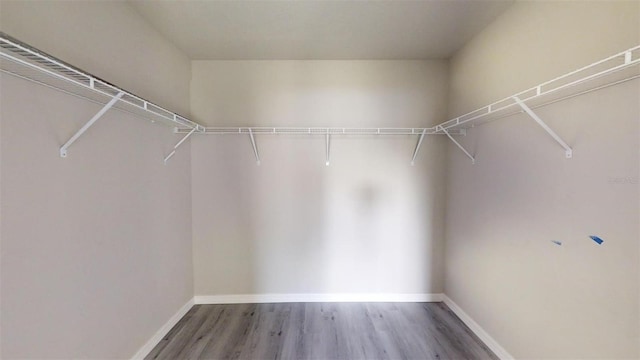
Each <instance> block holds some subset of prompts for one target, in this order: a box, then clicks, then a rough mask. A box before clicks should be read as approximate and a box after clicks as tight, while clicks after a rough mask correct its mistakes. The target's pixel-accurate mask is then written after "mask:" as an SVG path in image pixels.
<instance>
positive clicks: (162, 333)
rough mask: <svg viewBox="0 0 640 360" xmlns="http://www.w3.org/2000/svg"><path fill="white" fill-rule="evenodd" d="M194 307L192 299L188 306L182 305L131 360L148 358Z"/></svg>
mask: <svg viewBox="0 0 640 360" xmlns="http://www.w3.org/2000/svg"><path fill="white" fill-rule="evenodd" d="M193 305H195V303H194V299H193V298H191V299H190V300H189V301H187V303H186V304H184V305H182V307H181V308H180V309H179V310H178V311H177V312H176V313H175V314H173V316H172V317H171V318H170V319H169V321H167V322H166V323H165V324H164V325H162V327H161V328H160V330H158V331H157V332H156V333H155V334H154V335H153V336H152V337H151V339H149V341H147V343H146V344H144V346H142V347H141V348H140V350H138V352H137V353H136V354H135V355H133V357H132V358H131V359H132V360H137V359H144V357H145V356H147V355H148V354H149V353H150V352H151V350H153V348H154V347H156V345H158V343H160V340H162V338H164V337H165V335H167V333H168V332H169V330H171V328H173V327H174V326H175V325H176V324H177V323H178V321H180V319H182V317H183V316H184V315H185V314H186V313H187V312H188V311H189V310H190V309H191V308H192V307H193Z"/></svg>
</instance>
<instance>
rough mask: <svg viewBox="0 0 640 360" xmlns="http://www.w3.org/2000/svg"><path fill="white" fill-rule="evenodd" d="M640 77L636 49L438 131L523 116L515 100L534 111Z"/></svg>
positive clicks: (445, 124) (453, 121)
mask: <svg viewBox="0 0 640 360" xmlns="http://www.w3.org/2000/svg"><path fill="white" fill-rule="evenodd" d="M638 77H640V45H639V46H635V47H632V48H630V49H627V50H625V51H622V52H619V53H617V54H615V55H612V56H609V57H607V58H605V59H602V60H600V61H597V62H594V63H592V64H590V65H587V66H584V67H582V68H579V69H577V70H574V71H571V72H569V73H566V74H564V75H562V76H558V77H556V78H554V79H551V80H549V81H546V82H543V83H542V84H539V85H537V86H534V87H532V88H529V89H527V90H524V91H521V92H519V93H517V94H514V95H511V96H508V97H506V98H504V99H502V100H498V101H496V102H493V103H491V104H489V105H486V106H483V107H481V108H479V109H476V110H474V111H471V112H468V113H466V114H464V115H461V116H458V117H456V118H453V119H451V120H448V121H445V122H443V123H441V124H439V125H437V126H436V127H437V128H439V129H441V128H444V129H451V130H453V129H467V128H470V127H473V126H476V125H481V124H483V123H486V122H488V121H492V120H497V119H501V118H504V117H508V116H511V115H515V114H517V113H522V112H525V110H524V109H522V108H521V106H520V104H519V102H518V100H516V99H519V100H520V101H521V102H523V103H525V104H526V105H527V106H528V107H529V108H530V109H536V108H539V107H543V106H546V105H550V104H553V103H556V102H559V101H563V100H566V99H570V98H573V97H576V96H579V95H583V94H586V93H589V92H592V91H596V90H600V89H603V88H606V87H609V86H613V85H617V84H621V83H624V82H627V81H630V80H634V79H637V78H638Z"/></svg>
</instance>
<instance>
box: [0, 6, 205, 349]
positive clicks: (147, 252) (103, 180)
mask: <svg viewBox="0 0 640 360" xmlns="http://www.w3.org/2000/svg"><path fill="white" fill-rule="evenodd" d="M1 11H2V18H1V20H2V21H1V23H0V25H1V29H2V31H4V32H6V33H8V34H10V35H12V36H15V37H17V38H18V39H21V40H23V41H26V42H28V43H30V44H32V45H34V46H36V47H38V48H41V49H43V50H45V51H48V52H50V53H51V54H52V55H54V56H59V57H61V58H62V59H63V60H66V61H68V62H70V63H72V64H76V65H79V66H80V67H82V68H85V69H86V70H88V71H91V72H94V73H95V74H97V75H98V76H101V77H103V78H104V79H105V80H107V81H110V82H113V83H115V84H117V85H121V86H123V87H125V88H127V89H130V90H132V91H134V92H136V93H138V94H139V95H140V96H143V97H147V98H149V99H150V100H156V101H158V102H160V103H162V104H164V105H166V106H170V107H172V108H176V109H178V110H181V111H183V112H186V110H187V109H188V108H189V102H188V90H189V79H190V77H189V74H190V62H189V61H188V59H187V58H186V57H185V56H184V55H182V54H181V53H179V52H178V51H177V50H175V48H173V47H172V46H170V45H168V44H167V43H166V42H164V40H162V38H160V37H159V36H158V35H156V34H155V32H153V31H152V30H151V29H150V28H149V27H147V26H146V25H144V22H143V21H141V19H139V18H138V16H137V15H135V13H134V12H133V11H132V10H131V9H130V8H129V6H128V5H127V4H125V3H119V2H93V3H91V4H88V3H84V2H73V3H72V4H71V3H60V2H56V3H53V2H39V3H35V2H15V3H10V2H2V4H1ZM0 92H1V95H0V109H1V110H0V119H1V121H0V130H1V131H0V133H1V137H0V141H1V147H0V151H1V152H0V154H1V158H0V160H1V165H0V171H1V174H2V178H1V181H2V182H1V187H0V195H1V196H2V199H1V206H0V210H1V212H2V220H1V225H2V227H1V234H0V235H1V236H2V243H1V244H0V253H1V267H0V268H1V275H2V278H1V289H0V290H1V296H0V300H1V305H0V306H1V309H0V310H1V311H0V312H1V313H2V316H1V320H0V325H1V327H2V340H1V343H2V357H3V358H119V359H122V358H128V357H130V356H132V355H133V354H134V353H135V352H136V351H137V350H138V349H139V348H140V347H141V346H142V345H143V344H144V343H145V342H146V341H147V340H148V339H149V338H150V337H151V336H152V335H153V334H154V333H155V332H156V331H157V330H158V329H159V328H160V327H161V326H162V325H163V324H164V323H165V322H166V321H167V320H168V319H169V318H170V316H172V315H173V314H174V313H175V312H176V311H177V310H178V309H179V308H180V307H181V306H182V305H184V304H185V302H187V300H188V299H190V298H191V297H192V296H193V281H192V277H193V275H192V255H191V223H190V221H191V220H190V219H191V199H190V180H189V179H190V172H191V171H190V151H189V146H185V147H183V148H181V149H180V151H179V152H178V153H177V155H176V156H175V157H173V158H172V159H171V162H170V163H169V165H168V166H164V165H163V162H162V158H163V156H164V155H165V154H166V153H168V151H169V150H170V149H171V147H172V145H173V144H174V143H175V141H177V140H178V138H177V137H176V135H174V134H173V133H172V131H171V129H170V128H167V127H164V126H161V125H157V124H151V123H149V122H147V121H145V120H141V119H139V118H134V117H131V116H130V115H127V114H125V113H122V112H118V111H110V112H108V113H107V114H106V115H105V116H104V117H103V118H102V119H100V120H99V121H98V122H97V123H96V124H95V125H94V126H93V127H92V128H91V129H89V131H88V132H87V133H86V134H85V135H84V136H83V137H82V138H80V139H79V140H78V141H77V142H76V143H75V144H74V145H73V146H72V147H71V148H70V150H69V157H68V158H66V159H61V158H60V157H59V156H58V148H59V146H60V145H61V144H62V143H63V142H64V141H66V139H68V138H69V137H70V136H71V135H72V134H73V132H74V131H75V130H76V129H78V128H79V127H80V126H81V125H82V124H83V123H84V122H86V121H87V120H88V119H89V118H90V117H91V116H92V115H93V114H95V112H96V111H98V109H99V108H100V107H99V106H98V105H96V104H92V103H89V102H87V101H85V100H82V99H78V98H75V97H71V96H69V95H66V94H63V93H60V92H56V91H54V90H51V89H47V88H44V87H41V86H38V85H35V84H32V83H29V82H26V81H24V80H20V79H16V78H14V77H11V76H8V75H2V77H1V78H0Z"/></svg>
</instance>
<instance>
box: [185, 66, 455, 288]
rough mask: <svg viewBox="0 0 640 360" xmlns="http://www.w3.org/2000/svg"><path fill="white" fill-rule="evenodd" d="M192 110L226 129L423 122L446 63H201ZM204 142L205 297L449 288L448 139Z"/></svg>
mask: <svg viewBox="0 0 640 360" xmlns="http://www.w3.org/2000/svg"><path fill="white" fill-rule="evenodd" d="M192 68H193V78H192V84H191V85H192V86H191V94H192V98H191V103H192V112H193V115H194V117H195V118H196V119H198V120H201V121H203V122H206V123H207V124H209V125H218V126H242V125H246V126H260V125H277V126H346V127H358V126H361V127H362V126H371V127H376V126H425V125H429V124H433V123H437V122H439V121H442V120H443V119H444V115H445V111H446V91H447V87H446V86H447V79H446V78H447V67H446V62H443V61H234V62H227V61H219V62H216V61H212V62H207V61H196V62H194V63H193V64H192ZM416 140H417V138H416V137H409V136H407V137H405V136H401V137H395V138H371V137H364V138H360V139H358V138H354V139H344V138H339V137H334V139H333V141H332V146H331V157H332V160H331V166H329V167H326V166H325V164H324V160H325V145H324V138H323V137H316V138H312V139H309V138H307V137H306V136H298V137H295V136H278V137H273V136H257V144H258V147H259V151H260V155H261V158H262V165H261V166H256V164H255V161H254V158H253V151H252V148H251V143H250V141H249V138H248V137H244V136H243V137H238V136H231V135H230V136H224V137H216V138H213V137H211V136H200V137H197V138H195V139H194V140H193V143H192V145H193V151H192V166H193V171H192V173H193V176H192V189H193V200H192V201H193V241H194V242H193V245H194V268H195V294H196V295H219V294H259V293H279V294H283V293H284V294H291V293H325V294H327V293H379V294H390V293H440V292H441V291H442V289H443V284H442V267H443V263H442V247H443V243H442V240H443V239H442V235H443V233H442V230H443V223H442V221H443V217H442V214H443V200H444V197H443V196H444V192H443V191H442V189H443V187H444V183H443V177H444V176H443V175H444V162H443V161H444V156H443V150H444V146H445V139H443V138H436V137H428V138H426V140H425V141H424V144H423V147H422V151H421V153H420V155H419V157H418V159H417V163H416V166H415V167H411V166H410V165H409V162H410V160H411V155H412V152H413V148H414V146H415V142H416Z"/></svg>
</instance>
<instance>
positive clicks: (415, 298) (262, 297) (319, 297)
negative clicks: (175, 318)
mask: <svg viewBox="0 0 640 360" xmlns="http://www.w3.org/2000/svg"><path fill="white" fill-rule="evenodd" d="M442 299H443V294H385V293H383V294H358V293H355V294H238V295H197V296H195V297H194V300H195V303H196V304H247V303H285V302H441V301H442Z"/></svg>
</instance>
